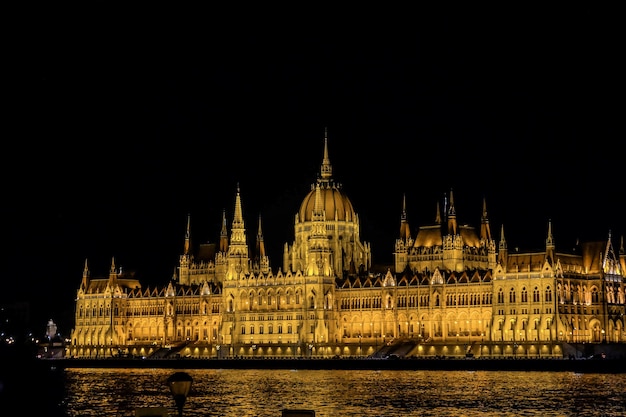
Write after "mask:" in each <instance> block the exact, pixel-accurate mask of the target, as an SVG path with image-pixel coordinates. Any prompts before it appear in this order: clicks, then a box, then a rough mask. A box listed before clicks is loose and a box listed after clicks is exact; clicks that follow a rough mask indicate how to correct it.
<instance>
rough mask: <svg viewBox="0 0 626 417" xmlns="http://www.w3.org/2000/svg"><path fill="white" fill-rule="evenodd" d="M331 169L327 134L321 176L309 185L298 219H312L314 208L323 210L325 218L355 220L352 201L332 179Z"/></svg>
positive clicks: (307, 220) (304, 220)
mask: <svg viewBox="0 0 626 417" xmlns="http://www.w3.org/2000/svg"><path fill="white" fill-rule="evenodd" d="M332 171H333V169H332V166H331V164H330V159H329V158H328V136H327V135H326V137H325V138H324V159H323V161H322V167H321V176H320V178H318V179H317V184H313V185H312V186H311V191H309V193H308V194H307V195H306V197H304V200H303V201H302V204H301V205H300V210H299V211H298V220H299V221H301V222H309V221H311V220H312V219H313V212H314V210H315V209H318V210H320V209H321V210H323V211H324V213H325V214H326V220H337V221H355V220H356V214H355V212H354V208H353V207H352V202H351V201H350V199H349V198H348V197H347V196H346V195H345V194H344V193H343V191H342V190H341V184H338V183H335V182H334V181H333V179H332V174H333V172H332ZM318 190H319V196H320V199H319V204H320V206H319V207H316V202H317V191H318Z"/></svg>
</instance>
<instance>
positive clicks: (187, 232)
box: [183, 214, 191, 256]
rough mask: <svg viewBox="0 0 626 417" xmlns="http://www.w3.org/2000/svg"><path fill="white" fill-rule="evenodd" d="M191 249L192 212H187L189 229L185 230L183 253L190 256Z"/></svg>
mask: <svg viewBox="0 0 626 417" xmlns="http://www.w3.org/2000/svg"><path fill="white" fill-rule="evenodd" d="M190 250H191V214H187V229H186V230H185V246H184V248H183V255H185V256H189V251H190Z"/></svg>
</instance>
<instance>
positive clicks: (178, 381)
mask: <svg viewBox="0 0 626 417" xmlns="http://www.w3.org/2000/svg"><path fill="white" fill-rule="evenodd" d="M192 382H193V378H191V375H189V374H188V373H186V372H175V373H173V374H172V375H170V377H169V378H167V385H168V386H169V387H170V392H171V393H172V397H174V402H175V403H176V408H177V409H178V417H182V416H183V407H184V406H185V400H187V395H189V390H190V389H191V383H192Z"/></svg>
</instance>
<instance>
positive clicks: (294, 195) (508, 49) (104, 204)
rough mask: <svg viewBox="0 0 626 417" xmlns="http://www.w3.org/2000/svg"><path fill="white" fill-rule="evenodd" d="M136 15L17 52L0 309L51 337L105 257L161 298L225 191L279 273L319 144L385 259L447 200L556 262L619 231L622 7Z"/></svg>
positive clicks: (210, 224) (10, 84) (39, 38)
mask: <svg viewBox="0 0 626 417" xmlns="http://www.w3.org/2000/svg"><path fill="white" fill-rule="evenodd" d="M102 7H104V6H102ZM477 14H478V13H477ZM138 16H139V14H133V15H132V16H130V17H129V16H128V15H125V14H117V13H113V12H111V11H109V12H106V13H105V12H102V13H95V12H92V13H87V14H86V15H85V16H84V18H83V19H76V20H71V19H69V18H68V17H65V18H59V19H50V20H45V19H42V20H41V21H40V20H34V21H32V22H29V23H30V24H27V25H25V27H24V28H23V29H22V30H21V31H20V33H18V34H14V39H12V40H11V42H9V47H8V51H7V56H6V57H7V58H8V59H5V60H4V61H5V64H4V67H5V70H8V72H6V73H5V77H4V79H5V86H4V87H5V88H4V90H5V93H6V94H5V99H6V100H7V102H8V104H9V106H8V107H9V109H8V110H6V109H5V116H6V117H7V121H8V124H6V125H5V126H7V128H8V129H7V130H6V131H5V133H4V135H3V136H4V137H5V141H4V143H5V152H3V157H4V158H3V159H4V163H3V168H2V170H3V178H4V189H5V197H6V199H5V200H4V204H3V208H2V210H3V220H4V221H3V229H4V230H3V236H4V239H5V245H4V246H5V248H7V247H8V251H5V256H6V258H5V259H4V262H3V267H4V268H3V270H4V273H3V287H4V288H3V290H2V292H1V293H2V294H1V295H2V296H1V300H2V301H3V302H6V301H20V300H28V301H33V302H37V303H41V307H40V308H38V309H37V311H36V314H41V315H42V320H41V326H40V327H41V329H42V332H43V329H45V320H47V319H48V318H56V320H57V321H60V322H62V323H64V320H65V319H67V317H70V318H71V314H73V312H72V309H73V298H74V296H75V291H76V289H77V287H78V285H79V284H80V280H81V275H82V268H83V263H84V261H85V259H88V260H89V263H90V266H91V269H92V274H93V275H94V276H104V275H106V274H107V273H108V269H109V266H110V262H111V258H112V257H115V258H116V263H117V264H118V265H119V266H122V267H123V268H124V269H125V270H134V271H136V273H137V276H138V277H139V278H140V279H141V281H142V283H143V284H144V285H145V286H147V285H151V286H154V285H163V284H164V283H166V282H167V281H168V279H169V278H170V277H171V275H172V273H173V271H174V269H175V267H176V265H177V261H178V256H179V255H180V253H181V251H182V247H183V238H184V232H185V225H186V221H187V214H191V224H192V238H193V239H194V241H195V242H196V243H199V242H206V241H212V242H215V241H216V240H217V239H218V237H219V230H220V225H221V215H222V210H226V213H227V216H228V219H229V223H230V216H231V215H232V210H233V204H234V198H235V191H236V188H237V184H239V186H240V188H241V195H242V201H243V210H244V216H245V220H246V226H247V229H248V236H249V239H250V244H253V242H254V236H255V234H256V228H257V219H258V216H259V215H261V216H262V221H263V231H264V237H265V242H266V245H267V247H268V250H269V255H270V257H271V265H272V267H273V268H274V269H276V268H278V267H280V266H281V264H282V261H281V251H282V248H283V245H284V243H285V242H290V243H291V241H292V240H293V220H294V216H295V213H296V211H297V210H298V208H299V205H300V202H301V201H302V199H303V198H304V196H305V195H306V193H307V192H308V190H309V189H310V184H311V183H313V182H314V181H315V179H316V177H317V174H318V172H319V167H320V163H321V159H322V151H323V138H324V130H325V129H328V140H329V151H330V158H331V162H332V164H333V168H334V178H335V179H336V180H337V181H339V182H341V183H342V184H343V186H344V190H345V192H346V193H347V194H348V196H349V197H350V198H351V201H352V203H353V205H354V206H355V210H356V211H357V213H358V214H359V215H360V219H361V238H362V240H364V241H367V242H370V243H371V244H372V250H373V254H374V261H375V262H390V261H391V260H392V253H393V246H394V242H395V239H396V237H397V235H398V232H399V222H400V213H401V208H402V198H403V195H406V199H407V203H408V216H409V221H410V224H411V226H412V228H413V230H416V228H417V227H418V226H419V225H422V224H426V223H430V222H432V221H433V220H434V215H435V207H436V203H437V201H441V199H442V197H443V195H444V193H448V192H449V191H450V189H453V190H454V194H455V202H456V206H457V215H458V218H459V221H460V222H462V223H469V224H472V225H478V222H479V221H480V214H481V204H482V199H483V197H484V198H486V200H487V209H488V212H489V216H490V221H491V225H492V230H493V231H494V234H495V235H496V237H498V238H499V236H500V227H501V226H502V225H504V228H505V234H506V238H507V241H508V243H509V246H510V247H512V246H513V247H514V246H519V247H521V248H522V249H524V248H526V249H542V248H543V246H544V244H545V243H544V242H545V233H546V228H547V222H548V220H549V219H552V223H553V231H554V234H555V238H556V245H557V250H558V249H563V250H565V249H567V248H568V247H569V246H570V245H571V246H573V244H574V243H575V240H576V239H577V238H581V239H583V240H597V239H600V240H604V239H606V237H607V235H608V231H609V230H612V232H613V234H614V235H615V236H617V237H614V240H613V242H614V245H616V246H617V247H619V236H620V235H623V234H625V233H626V221H625V216H624V164H625V159H626V158H625V156H624V155H625V154H624V151H623V145H621V143H622V141H623V140H624V137H625V133H626V132H625V130H626V129H625V128H624V126H625V125H624V104H623V102H624V93H625V92H626V91H625V90H626V89H625V88H624V74H625V73H626V72H625V71H624V64H623V62H622V61H623V59H622V58H623V57H622V55H623V39H625V38H626V36H624V35H625V34H624V29H623V25H622V24H621V22H618V21H617V15H615V14H613V13H597V14H596V13H586V12H583V11H581V12H580V13H576V14H574V15H571V16H563V15H560V14H552V15H546V14H534V13H528V14H526V15H525V14H519V13H516V14H515V15H512V14H503V15H502V16H500V17H499V18H497V19H496V18H493V16H488V15H480V16H475V17H473V18H471V19H470V18H468V16H466V15H464V14H463V13H459V14H458V15H455V16H452V15H447V14H446V15H443V14H440V15H437V14H436V15H432V16H419V17H416V19H415V20H414V21H413V22H412V24H411V25H407V24H406V22H402V23H398V24H397V25H393V24H391V23H390V22H386V23H387V24H385V25H382V24H373V23H372V22H363V23H362V24H358V25H355V26H347V27H346V26H344V25H327V24H310V23H309V24H308V25H300V24H299V22H295V23H291V24H289V25H284V26H282V25H276V24H273V23H274V22H266V21H264V20H263V23H259V22H257V24H255V25H252V26H250V25H249V24H248V23H247V22H239V20H238V19H236V18H234V17H232V16H230V17H229V19H225V20H226V22H224V21H222V19H221V17H220V16H211V18H210V19H206V20H203V19H201V18H197V19H194V22H193V23H190V24H189V25H187V26H185V25H182V24H181V22H180V21H178V22H177V23H178V24H177V25H173V24H169V22H168V21H167V20H165V19H163V18H161V19H159V20H151V19H150V18H148V17H145V18H144V19H138ZM618 23H619V24H618ZM57 317H59V318H57ZM64 324H65V323H64ZM67 326H71V323H67V324H66V327H67ZM61 330H63V329H61ZM68 332H69V330H68Z"/></svg>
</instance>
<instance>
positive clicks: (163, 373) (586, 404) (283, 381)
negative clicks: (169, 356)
mask: <svg viewBox="0 0 626 417" xmlns="http://www.w3.org/2000/svg"><path fill="white" fill-rule="evenodd" d="M174 372H177V371H175V370H171V369H68V370H66V371H65V375H64V378H65V382H64V383H65V388H66V389H65V391H66V392H65V399H64V403H65V408H66V412H67V415H68V416H134V410H135V408H136V407H163V406H164V407H167V408H168V410H169V411H170V415H176V413H175V407H174V401H173V399H172V397H171V395H170V393H169V391H168V388H167V385H166V380H167V378H168V377H169V376H170V375H171V374H172V373H174ZM185 372H187V373H188V374H189V375H191V376H192V378H193V385H192V389H191V393H190V395H189V397H188V398H187V403H186V405H185V409H184V411H185V412H184V415H185V416H237V417H253V416H254V417H264V416H267V417H277V416H280V415H281V410H282V409H284V408H292V409H298V408H300V409H312V410H315V413H316V417H331V416H332V417H343V416H437V417H439V416H476V417H478V416H480V417H490V416H603V417H605V416H607V417H608V416H615V417H617V416H620V417H622V416H624V415H626V375H624V374H575V373H571V372H519V371H517V372H504V371H502V372H494V371H472V372H468V371H452V372H451V371H414V370H411V371H397V370H392V371H345V370H255V369H251V370H240V369H217V370H215V369H191V370H186V371H185Z"/></svg>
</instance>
